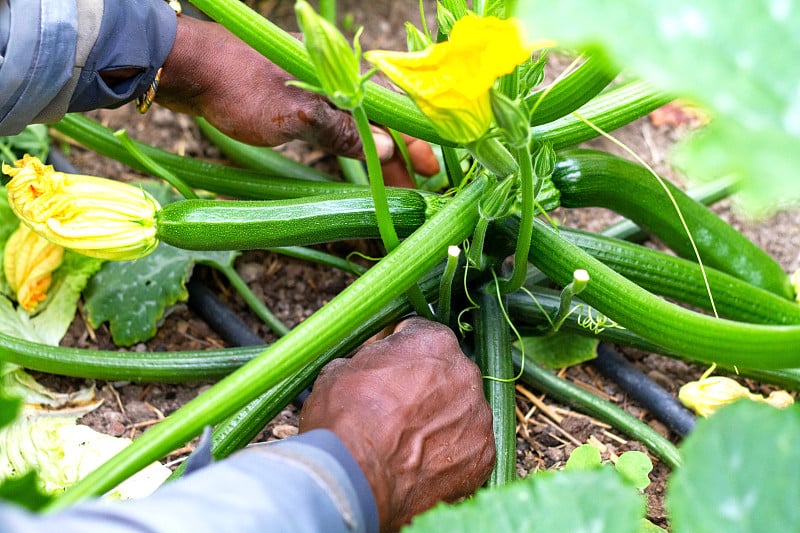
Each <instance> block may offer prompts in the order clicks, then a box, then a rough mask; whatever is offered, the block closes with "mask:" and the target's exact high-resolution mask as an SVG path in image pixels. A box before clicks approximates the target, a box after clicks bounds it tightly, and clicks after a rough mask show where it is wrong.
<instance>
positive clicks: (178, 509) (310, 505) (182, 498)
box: [0, 430, 378, 533]
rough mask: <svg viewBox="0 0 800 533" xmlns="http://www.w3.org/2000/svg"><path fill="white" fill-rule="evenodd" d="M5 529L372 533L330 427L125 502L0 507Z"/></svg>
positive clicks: (356, 475)
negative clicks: (53, 509) (48, 510)
mask: <svg viewBox="0 0 800 533" xmlns="http://www.w3.org/2000/svg"><path fill="white" fill-rule="evenodd" d="M0 531H3V532H4V533H22V532H25V533H45V532H48V533H49V532H52V531H58V532H59V533H151V532H152V533H162V532H163V533H183V532H187V533H206V532H207V533H212V532H214V533H216V532H219V531H236V532H239V533H250V532H253V533H255V532H263V531H287V532H326V533H328V532H330V533H337V532H368V531H369V532H372V531H378V512H377V507H376V505H375V500H374V498H373V496H372V492H371V491H370V488H369V485H368V482H367V480H366V478H365V477H364V474H363V473H362V472H361V470H360V469H359V467H358V465H357V463H356V462H355V460H354V459H353V457H352V456H351V455H350V453H349V452H348V451H347V448H346V447H345V446H344V444H342V442H341V441H340V440H339V439H338V438H337V437H336V436H335V435H334V434H333V433H331V432H329V431H326V430H315V431H310V432H308V433H303V434H301V435H299V436H297V437H294V438H291V439H287V440H285V441H280V442H276V443H269V444H265V445H256V446H252V447H249V448H247V449H245V450H244V451H242V452H239V453H237V454H235V455H233V456H232V457H230V458H228V459H226V460H224V461H220V462H218V463H214V464H212V465H210V466H207V467H205V468H201V469H199V470H197V471H196V472H193V473H192V474H190V475H188V476H186V477H184V478H182V479H180V480H178V481H175V482H173V483H169V484H167V485H165V486H164V487H162V488H160V489H159V490H158V491H156V492H155V493H154V494H153V495H151V496H150V497H148V498H143V499H141V500H135V501H126V502H104V501H90V502H85V503H83V504H79V505H77V506H75V507H73V508H71V509H67V510H65V511H63V512H60V513H56V514H52V515H45V516H37V515H32V514H30V513H27V512H25V511H23V510H21V509H17V508H13V507H11V506H0Z"/></svg>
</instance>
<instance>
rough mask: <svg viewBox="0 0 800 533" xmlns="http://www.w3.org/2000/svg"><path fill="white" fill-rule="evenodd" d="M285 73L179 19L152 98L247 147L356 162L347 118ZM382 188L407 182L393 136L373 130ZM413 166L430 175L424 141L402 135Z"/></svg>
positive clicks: (357, 144) (214, 32)
mask: <svg viewBox="0 0 800 533" xmlns="http://www.w3.org/2000/svg"><path fill="white" fill-rule="evenodd" d="M291 79H292V78H291V76H290V75H289V74H288V73H287V72H286V71H284V70H282V69H281V68H280V67H278V66H277V65H275V64H274V63H272V62H271V61H269V60H268V59H266V58H265V57H264V56H262V55H261V54H260V53H258V52H256V51H255V50H253V49H252V48H251V47H250V46H248V45H247V44H246V43H244V42H243V41H241V40H240V39H239V38H238V37H236V36H235V35H233V34H232V33H231V32H229V31H228V30H227V29H225V28H224V27H223V26H221V25H219V24H217V23H214V22H207V21H201V20H197V19H194V18H191V17H179V18H178V29H177V34H176V37H175V44H174V45H173V48H172V51H171V52H170V54H169V56H168V57H167V60H166V62H165V63H164V70H163V74H162V77H161V83H160V85H159V90H158V93H157V95H156V101H157V102H158V103H159V104H160V105H163V106H165V107H168V108H170V109H172V110H173V111H177V112H180V113H188V114H191V115H200V116H202V117H204V118H205V119H206V120H208V121H209V122H210V123H211V124H213V125H214V126H215V127H216V128H217V129H219V130H220V131H222V132H223V133H225V134H226V135H228V136H230V137H233V138H234V139H237V140H239V141H241V142H244V143H247V144H251V145H255V146H277V145H279V144H283V143H285V142H287V141H290V140H293V139H300V140H304V141H307V142H309V143H311V144H313V145H315V146H317V147H319V148H321V149H323V150H325V151H327V152H330V153H332V154H335V155H341V156H346V157H354V158H360V159H363V158H364V155H363V151H362V147H361V140H360V138H359V135H358V131H357V129H356V125H355V121H354V120H353V117H352V116H351V115H350V114H349V113H347V112H345V111H342V110H339V109H337V108H336V107H334V106H333V105H332V104H331V103H330V102H328V101H327V100H325V99H324V98H323V97H321V96H319V95H317V94H314V93H311V92H308V91H305V90H303V89H300V88H298V87H293V86H287V85H286V82H287V81H289V80H291ZM373 137H374V138H375V143H376V145H377V149H378V155H379V157H380V158H381V161H382V162H383V163H384V181H385V182H386V184H387V185H393V186H399V187H411V186H413V180H412V179H411V176H410V175H409V173H408V171H407V169H406V165H405V162H404V161H403V158H402V156H401V154H400V151H399V150H395V146H394V141H393V140H392V138H391V136H390V135H389V134H388V132H386V131H385V130H383V129H380V128H378V127H375V126H374V127H373ZM406 141H407V143H408V149H409V153H410V155H411V163H412V166H413V167H414V170H415V171H416V172H418V173H420V174H422V175H425V176H431V175H433V174H435V173H437V172H438V171H439V164H438V161H437V160H436V157H435V156H434V154H433V151H432V150H431V148H430V146H429V145H428V144H427V143H425V142H422V141H419V140H417V139H411V138H407V139H406Z"/></svg>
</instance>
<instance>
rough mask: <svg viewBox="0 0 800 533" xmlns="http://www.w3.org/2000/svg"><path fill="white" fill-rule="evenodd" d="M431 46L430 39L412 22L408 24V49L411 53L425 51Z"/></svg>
mask: <svg viewBox="0 0 800 533" xmlns="http://www.w3.org/2000/svg"><path fill="white" fill-rule="evenodd" d="M431 44H433V43H432V42H431V39H430V37H428V36H427V35H425V34H424V33H423V32H422V30H420V29H419V28H417V27H416V26H414V25H413V24H412V23H410V22H406V47H407V48H408V51H409V52H419V51H420V50H425V49H426V48H427V47H429V46H430V45H431Z"/></svg>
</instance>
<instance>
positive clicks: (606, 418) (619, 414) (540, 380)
mask: <svg viewBox="0 0 800 533" xmlns="http://www.w3.org/2000/svg"><path fill="white" fill-rule="evenodd" d="M513 355H514V363H515V364H516V365H517V366H520V364H521V363H522V355H521V354H520V353H519V351H518V350H516V349H514V350H513ZM522 381H524V382H525V383H526V384H528V385H529V386H531V387H534V388H536V389H538V390H540V391H542V392H544V393H546V394H547V395H548V396H551V397H553V398H555V399H557V400H560V401H563V402H565V403H567V404H569V405H571V406H573V407H575V408H576V409H578V410H579V411H581V412H583V413H586V414H589V415H591V416H593V417H595V418H597V419H598V420H600V421H602V422H606V423H608V424H611V425H612V426H613V427H614V428H616V429H617V430H619V431H621V432H622V433H624V434H625V435H628V436H629V437H632V438H634V439H636V440H638V441H639V442H641V443H642V444H644V445H645V446H647V448H648V449H649V450H650V451H651V452H652V453H653V454H654V455H656V456H657V457H659V458H660V459H661V460H662V461H664V462H665V463H666V464H667V465H668V466H669V467H670V468H672V469H675V468H677V467H679V466H680V464H681V456H680V453H679V452H678V449H677V448H676V447H675V445H674V444H672V443H671V442H669V441H668V440H667V439H665V438H664V437H662V436H661V434H660V433H658V432H657V431H656V430H654V429H653V428H651V427H650V426H648V425H647V424H645V423H644V422H642V421H641V420H639V419H638V418H636V417H634V416H632V415H630V414H628V413H626V412H625V411H623V410H622V409H620V408H619V407H617V406H616V405H614V404H612V403H609V402H607V401H605V400H602V399H600V398H598V397H597V396H595V395H593V394H591V393H590V392H587V391H585V390H583V389H581V388H580V387H577V386H575V385H573V384H572V383H569V382H567V381H565V380H563V379H561V378H559V377H557V376H554V375H553V374H552V373H550V372H549V371H547V370H545V369H544V368H542V367H541V366H539V364H538V363H537V362H535V361H533V360H532V359H529V358H526V360H525V368H524V369H523V371H522Z"/></svg>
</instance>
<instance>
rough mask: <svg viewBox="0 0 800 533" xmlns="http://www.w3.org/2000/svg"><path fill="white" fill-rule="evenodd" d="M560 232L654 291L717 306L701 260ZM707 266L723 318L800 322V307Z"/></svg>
mask: <svg viewBox="0 0 800 533" xmlns="http://www.w3.org/2000/svg"><path fill="white" fill-rule="evenodd" d="M559 235H561V237H563V238H564V239H566V240H568V241H569V242H571V243H573V244H575V245H577V246H579V247H580V248H581V249H583V250H584V251H585V252H588V253H589V254H591V255H592V256H593V257H595V258H596V259H599V260H600V261H602V262H603V263H605V264H606V265H608V266H610V267H611V268H613V269H614V270H615V271H617V272H619V273H620V274H622V275H623V276H625V277H626V278H628V279H629V280H631V281H633V282H634V283H636V284H638V285H640V286H642V287H644V288H645V289H647V290H649V291H651V292H654V293H656V294H660V295H661V296H665V297H667V298H672V299H674V300H677V301H679V302H682V303H686V304H689V305H692V306H695V307H699V308H701V309H705V310H707V311H710V310H711V305H710V300H709V298H708V293H707V292H706V286H705V281H704V280H703V275H702V272H701V271H700V267H699V266H698V265H697V263H695V262H692V261H689V260H686V259H681V258H679V257H675V256H673V255H669V254H666V253H664V252H660V251H658V250H653V249H651V248H647V247H644V246H641V245H638V244H633V243H630V242H627V241H623V240H619V239H612V238H610V237H603V236H601V235H597V234H594V233H588V232H585V231H580V230H576V229H570V228H560V230H559ZM705 270H706V276H707V278H708V284H709V287H710V288H711V294H712V295H713V297H714V302H715V304H716V308H717V312H718V313H719V315H720V316H722V317H724V318H730V319H733V320H741V321H743V322H752V323H756V324H800V305H797V304H795V303H794V302H790V301H788V300H785V299H783V298H781V297H779V296H776V295H775V294H773V293H771V292H769V291H765V290H764V289H761V288H758V287H755V286H753V285H750V284H749V283H747V282H744V281H742V280H740V279H738V278H735V277H733V276H731V275H729V274H726V273H724V272H721V271H719V270H717V269H714V268H711V267H706V269H705Z"/></svg>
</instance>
